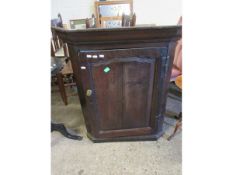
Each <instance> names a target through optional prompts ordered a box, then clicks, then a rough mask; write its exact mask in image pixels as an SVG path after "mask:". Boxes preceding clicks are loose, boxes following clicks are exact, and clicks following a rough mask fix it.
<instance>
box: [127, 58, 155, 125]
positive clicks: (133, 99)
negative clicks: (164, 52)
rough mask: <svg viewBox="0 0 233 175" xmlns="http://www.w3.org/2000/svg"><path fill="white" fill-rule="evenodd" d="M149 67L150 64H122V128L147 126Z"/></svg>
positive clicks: (148, 112)
mask: <svg viewBox="0 0 233 175" xmlns="http://www.w3.org/2000/svg"><path fill="white" fill-rule="evenodd" d="M151 67H153V64H152V65H151V63H150V64H149V63H140V62H128V63H125V64H124V68H123V77H124V83H123V92H124V94H123V95H124V117H123V125H124V126H123V127H124V128H134V127H146V126H149V118H150V116H149V115H150V111H148V109H147V105H148V93H149V87H150V84H151V83H150V82H151V79H152V78H151V77H150V69H151ZM152 80H153V79H152Z"/></svg>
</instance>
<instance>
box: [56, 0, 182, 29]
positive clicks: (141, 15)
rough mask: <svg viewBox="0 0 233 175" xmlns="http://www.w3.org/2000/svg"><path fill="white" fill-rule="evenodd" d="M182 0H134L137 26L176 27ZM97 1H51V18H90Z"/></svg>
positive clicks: (66, 21)
mask: <svg viewBox="0 0 233 175" xmlns="http://www.w3.org/2000/svg"><path fill="white" fill-rule="evenodd" d="M181 1H182V0H134V3H133V6H134V12H135V13H136V16H137V24H156V25H175V24H176V23H177V21H178V18H179V17H180V16H181V14H182V2H181ZM94 2H95V0H51V17H52V18H56V17H57V14H58V13H61V15H62V18H63V22H64V23H66V24H67V23H69V20H70V19H78V18H88V17H91V14H92V13H95V9H94Z"/></svg>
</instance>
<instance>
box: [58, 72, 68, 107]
mask: <svg viewBox="0 0 233 175" xmlns="http://www.w3.org/2000/svg"><path fill="white" fill-rule="evenodd" d="M57 81H58V88H59V91H60V94H61V98H62V100H63V102H64V103H65V105H68V102H67V95H66V90H65V86H64V81H63V75H62V74H61V73H58V74H57Z"/></svg>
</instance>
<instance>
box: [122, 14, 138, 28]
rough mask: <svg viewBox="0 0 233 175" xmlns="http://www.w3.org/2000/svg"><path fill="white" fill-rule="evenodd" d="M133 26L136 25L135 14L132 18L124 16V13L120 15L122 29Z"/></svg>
mask: <svg viewBox="0 0 233 175" xmlns="http://www.w3.org/2000/svg"><path fill="white" fill-rule="evenodd" d="M135 25H136V14H135V13H134V14H133V15H132V16H131V15H125V14H124V13H123V14H122V22H121V26H122V27H129V26H135Z"/></svg>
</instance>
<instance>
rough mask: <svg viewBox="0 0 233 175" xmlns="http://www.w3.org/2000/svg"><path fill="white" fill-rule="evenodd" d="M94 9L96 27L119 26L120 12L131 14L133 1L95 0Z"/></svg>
mask: <svg viewBox="0 0 233 175" xmlns="http://www.w3.org/2000/svg"><path fill="white" fill-rule="evenodd" d="M95 9H96V19H97V21H96V25H97V27H104V28H106V27H107V28H111V27H120V26H121V21H122V14H123V13H124V14H125V15H132V13H133V1H132V0H120V1H104V2H101V1H96V2H95Z"/></svg>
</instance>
